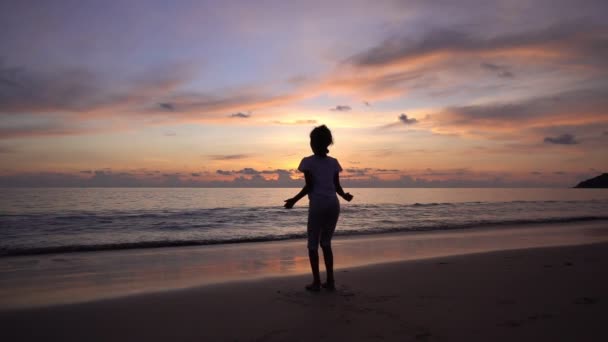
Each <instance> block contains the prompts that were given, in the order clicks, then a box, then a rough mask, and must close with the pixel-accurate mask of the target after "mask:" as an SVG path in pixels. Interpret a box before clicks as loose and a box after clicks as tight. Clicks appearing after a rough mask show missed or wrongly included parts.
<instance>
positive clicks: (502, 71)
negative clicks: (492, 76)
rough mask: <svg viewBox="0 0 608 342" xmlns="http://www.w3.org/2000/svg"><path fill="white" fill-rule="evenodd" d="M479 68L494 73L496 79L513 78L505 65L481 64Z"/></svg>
mask: <svg viewBox="0 0 608 342" xmlns="http://www.w3.org/2000/svg"><path fill="white" fill-rule="evenodd" d="M481 67H482V68H483V69H486V70H489V71H492V72H495V73H496V74H497V75H498V77H502V78H512V77H514V75H513V73H512V72H511V71H510V70H509V69H510V68H509V67H508V66H506V65H498V64H493V63H487V62H484V63H481Z"/></svg>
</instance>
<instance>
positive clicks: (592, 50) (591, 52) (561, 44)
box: [347, 22, 608, 67]
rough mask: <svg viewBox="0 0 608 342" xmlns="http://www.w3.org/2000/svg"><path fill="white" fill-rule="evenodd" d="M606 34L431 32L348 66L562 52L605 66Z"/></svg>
mask: <svg viewBox="0 0 608 342" xmlns="http://www.w3.org/2000/svg"><path fill="white" fill-rule="evenodd" d="M604 34H605V32H604V31H603V30H602V29H601V28H598V27H596V26H593V25H590V24H585V23H582V22H569V23H559V24H556V25H553V26H550V27H546V28H544V29H537V30H528V31H519V32H515V33H513V32H510V33H501V34H495V35H487V34H483V33H482V32H475V33H471V32H465V31H462V30H459V29H449V28H442V29H435V30H432V31H429V32H427V33H426V34H424V35H423V36H422V37H418V38H413V37H411V36H404V37H396V38H394V37H393V38H389V39H387V40H385V41H384V42H382V43H381V44H379V45H377V46H375V47H373V48H371V49H369V50H367V51H364V52H361V53H359V54H356V55H354V56H352V57H350V58H349V59H348V60H347V63H350V64H352V65H356V66H361V67H373V66H381V65H388V64H394V63H407V62H414V61H417V60H421V59H423V58H427V59H428V58H440V59H443V58H451V57H454V56H455V55H456V54H475V55H483V54H488V53H496V52H511V53H529V52H537V53H543V52H549V51H561V52H562V53H563V54H564V57H566V55H576V56H577V57H581V58H583V59H584V60H586V61H587V62H589V61H593V62H596V63H601V64H604V63H606V62H605V57H608V51H605V49H598V48H597V46H598V44H600V45H601V44H604V43H605V38H604ZM534 49H537V50H534ZM602 59H604V61H602Z"/></svg>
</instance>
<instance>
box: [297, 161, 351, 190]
mask: <svg viewBox="0 0 608 342" xmlns="http://www.w3.org/2000/svg"><path fill="white" fill-rule="evenodd" d="M298 170H300V171H302V172H305V171H308V172H310V175H311V176H312V183H313V184H312V190H311V191H310V192H309V193H308V198H309V199H313V198H314V199H323V198H328V197H329V198H334V197H336V185H335V184H334V176H335V174H336V173H337V172H341V171H342V167H341V166H340V163H338V160H337V159H336V158H332V157H330V156H327V157H320V156H317V155H314V154H313V155H312V156H309V157H304V158H303V159H302V161H301V162H300V166H298Z"/></svg>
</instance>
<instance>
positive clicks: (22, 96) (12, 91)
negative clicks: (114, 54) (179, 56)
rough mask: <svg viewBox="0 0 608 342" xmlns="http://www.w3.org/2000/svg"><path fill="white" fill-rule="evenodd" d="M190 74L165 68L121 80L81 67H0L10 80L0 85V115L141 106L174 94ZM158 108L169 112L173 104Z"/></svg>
mask: <svg viewBox="0 0 608 342" xmlns="http://www.w3.org/2000/svg"><path fill="white" fill-rule="evenodd" d="M188 71H190V69H189V68H188V67H186V66H181V65H176V66H165V67H159V68H155V69H150V70H146V72H145V73H143V74H142V75H141V76H138V77H134V78H131V79H125V78H124V77H120V76H117V75H114V74H101V73H96V72H93V71H91V70H89V69H85V68H79V67H71V68H63V69H55V70H53V71H40V70H37V69H33V68H25V67H8V66H4V65H3V64H0V79H3V80H7V79H9V80H11V82H6V81H5V82H0V113H15V112H27V113H54V112H68V113H83V112H93V111H99V110H102V109H116V108H125V107H132V106H141V105H145V104H146V103H152V102H156V101H154V99H155V98H158V97H162V96H164V95H165V94H166V93H168V92H170V91H174V90H177V89H178V88H179V87H180V86H181V85H183V84H185V83H186V82H187V81H188V80H189V79H190V76H188ZM163 105H165V106H163ZM166 105H169V106H166ZM157 106H158V107H161V108H163V109H164V110H167V109H168V108H167V107H173V106H174V104H171V103H168V102H161V103H160V104H158V105H157Z"/></svg>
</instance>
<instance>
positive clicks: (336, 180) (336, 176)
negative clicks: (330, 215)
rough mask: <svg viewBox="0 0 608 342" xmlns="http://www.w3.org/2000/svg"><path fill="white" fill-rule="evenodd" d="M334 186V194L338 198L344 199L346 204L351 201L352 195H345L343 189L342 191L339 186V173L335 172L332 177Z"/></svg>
mask: <svg viewBox="0 0 608 342" xmlns="http://www.w3.org/2000/svg"><path fill="white" fill-rule="evenodd" d="M334 184H335V185H336V193H337V194H338V195H340V197H342V198H344V199H345V200H347V201H348V202H350V201H351V200H352V199H353V195H351V194H350V193H348V192H347V193H345V192H344V189H342V185H340V173H338V172H336V174H335V175H334Z"/></svg>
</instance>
